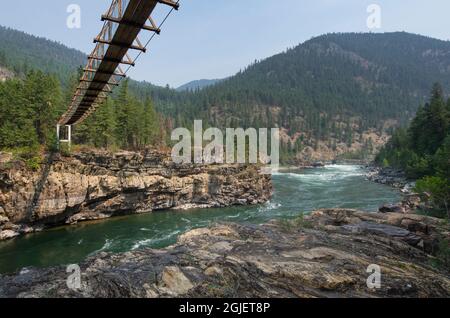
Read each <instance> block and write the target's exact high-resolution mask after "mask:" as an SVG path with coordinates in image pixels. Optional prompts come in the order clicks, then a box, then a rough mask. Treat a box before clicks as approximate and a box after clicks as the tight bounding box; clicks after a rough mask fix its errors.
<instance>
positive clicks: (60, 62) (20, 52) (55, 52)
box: [0, 26, 86, 84]
mask: <svg viewBox="0 0 450 318" xmlns="http://www.w3.org/2000/svg"><path fill="white" fill-rule="evenodd" d="M84 64H86V55H85V54H84V53H82V52H80V51H78V50H74V49H70V48H68V47H66V46H64V45H62V44H60V43H57V42H54V41H50V40H47V39H44V38H41V37H36V36H33V35H29V34H27V33H25V32H21V31H16V30H13V29H10V28H5V27H3V26H0V66H6V67H8V69H9V70H10V71H13V72H14V73H16V74H18V75H24V74H26V73H27V72H28V71H30V70H41V71H43V72H46V73H50V74H54V75H56V76H57V77H58V78H59V79H60V80H61V81H62V82H63V83H64V84H65V83H67V80H68V78H69V76H70V74H71V73H73V72H76V69H77V68H78V67H79V66H80V65H84Z"/></svg>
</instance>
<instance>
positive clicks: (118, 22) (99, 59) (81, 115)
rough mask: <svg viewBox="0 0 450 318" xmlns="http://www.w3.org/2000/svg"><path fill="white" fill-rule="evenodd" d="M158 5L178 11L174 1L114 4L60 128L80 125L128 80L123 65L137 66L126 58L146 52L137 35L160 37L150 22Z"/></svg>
mask: <svg viewBox="0 0 450 318" xmlns="http://www.w3.org/2000/svg"><path fill="white" fill-rule="evenodd" d="M158 3H163V4H166V5H170V6H172V7H174V8H176V9H177V8H178V4H177V3H175V2H173V1H171V0H146V1H142V0H113V3H112V5H111V8H110V10H109V11H108V14H107V15H105V16H103V18H102V19H103V20H105V21H106V22H105V25H104V27H103V29H102V31H101V33H100V35H99V36H98V37H97V38H96V39H95V40H94V42H96V43H97V44H96V48H95V49H94V51H93V52H92V54H91V55H90V56H89V62H88V65H87V67H86V68H85V70H84V73H83V76H82V78H81V79H80V85H79V86H78V88H77V91H76V93H75V94H74V97H73V100H72V104H71V105H70V106H69V109H68V111H67V112H66V113H65V114H64V115H63V117H62V118H61V120H60V122H59V124H60V125H74V124H77V123H80V122H82V121H83V120H84V119H86V118H87V117H88V116H89V115H90V114H91V113H92V112H93V111H95V109H96V107H98V105H99V104H100V103H101V102H102V101H103V100H104V99H105V98H106V97H107V94H108V93H109V92H111V90H112V86H114V85H117V84H118V82H119V80H120V78H121V77H124V76H125V74H124V73H123V71H122V70H121V68H120V64H128V65H134V63H133V62H132V61H131V59H130V58H129V56H128V54H127V52H128V50H129V49H135V50H140V51H143V52H145V48H144V47H143V46H142V44H141V43H140V41H139V39H138V35H139V33H140V31H141V30H142V29H145V30H151V31H154V32H157V33H159V30H158V29H157V28H156V26H155V25H154V22H153V20H152V19H151V18H150V16H151V14H152V12H153V11H154V9H155V7H156V5H157V4H158ZM149 18H150V19H149ZM147 21H150V22H151V23H152V26H151V27H149V26H147V25H146V23H147ZM117 71H119V72H117Z"/></svg>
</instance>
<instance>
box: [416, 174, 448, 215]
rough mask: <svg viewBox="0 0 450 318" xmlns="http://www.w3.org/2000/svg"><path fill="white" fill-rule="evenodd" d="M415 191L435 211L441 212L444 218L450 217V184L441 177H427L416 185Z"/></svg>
mask: <svg viewBox="0 0 450 318" xmlns="http://www.w3.org/2000/svg"><path fill="white" fill-rule="evenodd" d="M415 191H416V192H417V193H419V194H420V195H421V197H422V199H423V200H425V202H427V203H429V204H431V207H432V208H433V209H436V210H439V211H441V214H442V217H445V216H447V217H449V218H450V213H449V204H450V182H449V181H448V180H446V179H443V178H440V177H425V178H423V179H420V180H418V181H417V183H416V187H415Z"/></svg>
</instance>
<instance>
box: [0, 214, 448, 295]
mask: <svg viewBox="0 0 450 318" xmlns="http://www.w3.org/2000/svg"><path fill="white" fill-rule="evenodd" d="M448 236H449V228H448V225H446V224H444V223H443V222H442V220H439V219H434V218H430V217H426V216H419V215H411V214H400V213H388V214H381V213H364V212H358V211H354V210H321V211H317V212H314V213H312V214H311V215H310V216H307V217H302V218H298V219H296V220H293V221H289V222H288V221H284V222H271V223H269V224H266V225H262V226H256V225H237V224H222V225H218V226H215V227H212V228H205V229H197V230H193V231H191V232H188V233H186V234H184V235H182V236H181V237H180V239H179V241H178V243H177V244H176V245H174V246H171V247H168V248H165V249H162V250H152V249H143V250H135V251H131V252H127V253H124V254H108V253H100V254H97V255H94V256H92V257H91V258H89V259H87V260H86V261H85V262H84V263H83V264H80V269H81V271H80V276H79V278H80V280H78V282H79V284H77V285H76V284H72V285H68V284H67V281H68V278H69V275H71V274H70V273H69V274H68V273H67V270H66V267H65V266H59V267H53V268H48V269H33V268H27V269H23V270H22V271H21V272H20V273H17V274H16V275H9V276H1V275H0V297H149V298H150V297H448V296H449V295H450V278H449V268H448V265H449V262H450V259H448V255H447V256H445V249H444V250H439V249H435V245H436V244H435V241H436V240H437V239H438V238H439V237H441V238H442V237H447V238H448ZM447 253H448V250H447ZM442 255H444V256H442ZM446 257H447V258H446ZM439 262H440V264H441V266H440V267H434V266H433V265H432V264H433V263H439ZM374 266H375V267H374ZM446 266H447V267H446ZM374 268H378V270H379V278H380V281H379V285H370V284H369V285H368V284H367V281H368V280H369V282H372V283H376V281H375V280H374V281H373V280H372V279H369V277H370V276H371V274H373V273H374V272H373V271H374ZM68 286H71V288H69V287H68Z"/></svg>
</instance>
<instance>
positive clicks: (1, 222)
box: [0, 152, 273, 240]
mask: <svg viewBox="0 0 450 318" xmlns="http://www.w3.org/2000/svg"><path fill="white" fill-rule="evenodd" d="M2 158H3V159H2V160H0V161H1V162H0V163H1V165H0V240H4V239H10V238H13V237H16V236H18V235H21V234H27V233H31V232H35V231H40V230H42V229H44V228H47V227H52V226H57V225H62V224H74V223H77V222H81V221H87V220H98V219H104V218H109V217H113V216H117V215H126V214H134V213H146V212H152V211H157V210H164V209H188V208H197V207H198V208H203V207H205V208H206V207H226V206H231V205H251V204H260V203H264V202H266V201H268V200H269V199H270V197H271V196H272V192H273V189H272V183H271V178H270V176H268V175H262V174H260V173H259V171H258V168H257V167H255V166H243V165H210V166H203V165H176V164H174V163H173V162H172V161H171V159H170V157H169V156H168V155H167V154H166V153H160V152H146V153H134V152H122V153H116V154H110V153H106V152H95V153H93V152H92V153H78V154H74V155H72V156H70V157H63V156H60V155H54V156H52V157H50V158H48V160H47V162H46V163H45V164H43V165H42V167H41V169H40V170H39V171H31V170H29V169H27V168H26V167H25V165H24V164H23V163H21V162H15V161H13V160H12V159H11V156H9V157H8V156H3V157H2ZM5 158H7V159H5Z"/></svg>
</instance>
